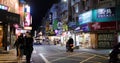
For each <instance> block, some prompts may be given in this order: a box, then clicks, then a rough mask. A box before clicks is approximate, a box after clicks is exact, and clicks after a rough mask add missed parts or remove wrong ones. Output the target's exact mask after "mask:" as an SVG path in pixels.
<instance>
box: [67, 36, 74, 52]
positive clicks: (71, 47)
mask: <svg viewBox="0 0 120 63" xmlns="http://www.w3.org/2000/svg"><path fill="white" fill-rule="evenodd" d="M73 42H74V41H73V38H72V37H70V38H69V40H68V41H67V42H66V48H67V52H69V51H70V52H73Z"/></svg>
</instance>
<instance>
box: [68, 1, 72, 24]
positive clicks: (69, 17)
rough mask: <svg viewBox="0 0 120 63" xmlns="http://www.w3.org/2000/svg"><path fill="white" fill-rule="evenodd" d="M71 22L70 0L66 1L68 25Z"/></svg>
mask: <svg viewBox="0 0 120 63" xmlns="http://www.w3.org/2000/svg"><path fill="white" fill-rule="evenodd" d="M70 21H72V7H71V0H68V23H69V22H70Z"/></svg>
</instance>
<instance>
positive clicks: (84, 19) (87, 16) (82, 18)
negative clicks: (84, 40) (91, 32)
mask: <svg viewBox="0 0 120 63" xmlns="http://www.w3.org/2000/svg"><path fill="white" fill-rule="evenodd" d="M91 21H92V11H88V12H85V13H83V14H80V15H79V24H84V23H88V22H91Z"/></svg>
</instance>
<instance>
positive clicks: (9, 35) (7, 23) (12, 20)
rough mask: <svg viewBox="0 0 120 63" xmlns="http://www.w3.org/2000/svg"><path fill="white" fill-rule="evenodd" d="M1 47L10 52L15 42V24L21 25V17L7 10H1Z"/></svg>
mask: <svg viewBox="0 0 120 63" xmlns="http://www.w3.org/2000/svg"><path fill="white" fill-rule="evenodd" d="M0 21H1V23H0V47H4V49H5V50H9V49H10V48H11V46H12V44H13V42H14V40H15V27H14V24H17V25H18V24H19V22H20V16H19V15H18V14H15V13H11V12H8V11H6V10H0Z"/></svg>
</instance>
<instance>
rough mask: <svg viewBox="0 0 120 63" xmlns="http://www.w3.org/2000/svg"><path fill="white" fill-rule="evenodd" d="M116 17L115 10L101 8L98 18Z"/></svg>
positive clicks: (98, 11)
mask: <svg viewBox="0 0 120 63" xmlns="http://www.w3.org/2000/svg"><path fill="white" fill-rule="evenodd" d="M113 16H115V8H101V9H98V10H97V17H98V18H105V17H113Z"/></svg>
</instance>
